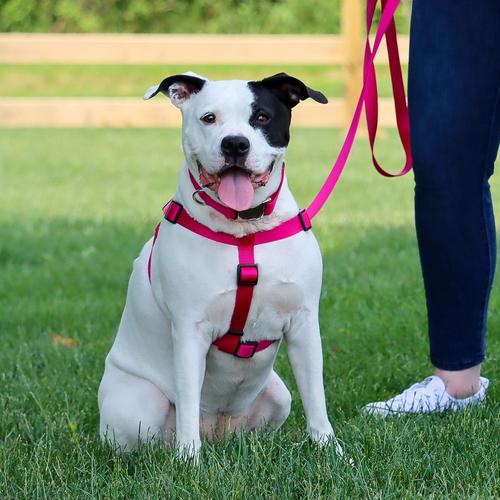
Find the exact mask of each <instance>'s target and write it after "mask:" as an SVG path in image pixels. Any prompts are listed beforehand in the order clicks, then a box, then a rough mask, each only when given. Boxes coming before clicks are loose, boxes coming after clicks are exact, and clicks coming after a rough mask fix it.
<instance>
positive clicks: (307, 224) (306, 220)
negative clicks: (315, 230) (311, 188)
mask: <svg viewBox="0 0 500 500" xmlns="http://www.w3.org/2000/svg"><path fill="white" fill-rule="evenodd" d="M298 217H299V220H300V223H301V225H302V229H303V230H304V231H309V229H311V227H312V224H311V219H310V217H309V214H308V213H307V210H306V209H305V208H303V209H302V210H301V211H300V212H299V215H298Z"/></svg>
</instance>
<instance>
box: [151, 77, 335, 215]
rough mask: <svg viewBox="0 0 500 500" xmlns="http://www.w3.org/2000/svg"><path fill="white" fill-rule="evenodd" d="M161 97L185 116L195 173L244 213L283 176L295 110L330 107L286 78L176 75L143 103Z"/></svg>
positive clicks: (154, 89)
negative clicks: (307, 105) (304, 103)
mask: <svg viewBox="0 0 500 500" xmlns="http://www.w3.org/2000/svg"><path fill="white" fill-rule="evenodd" d="M159 92H162V93H164V94H165V95H167V96H168V97H170V99H171V101H172V103H173V104H174V105H175V106H177V107H178V108H180V109H181V111H182V117H183V136H182V146H183V149H184V154H185V157H186V161H187V163H188V166H189V168H190V170H191V171H192V173H193V174H194V175H195V177H197V178H198V179H199V180H200V182H201V184H202V185H203V186H206V187H209V188H210V189H212V190H213V191H214V192H215V193H217V196H218V197H219V199H220V200H221V201H222V202H223V203H224V204H225V205H227V206H229V207H231V208H233V209H235V210H240V211H241V210H246V209H248V208H250V207H251V206H253V200H254V195H255V193H256V191H257V190H261V189H265V186H266V185H267V183H268V181H269V179H270V177H271V175H272V173H273V170H274V171H276V170H279V169H278V168H275V166H280V165H281V163H282V161H283V157H284V154H285V151H286V147H287V145H288V142H289V139H290V120H291V110H292V108H293V107H294V106H296V105H297V104H298V103H299V102H300V101H301V100H304V99H307V98H308V97H311V98H312V99H314V100H316V101H317V102H321V103H326V102H327V99H326V97H325V96H324V95H323V94H321V93H320V92H317V91H315V90H313V89H310V88H309V87H307V86H306V85H304V83H302V82H301V81H300V80H298V79H296V78H293V77H291V76H289V75H286V74H285V73H279V74H277V75H274V76H272V77H269V78H264V79H263V80H260V81H250V82H247V81H241V80H223V81H209V80H206V79H205V78H202V77H200V76H198V75H195V74H192V73H189V74H184V75H174V76H170V77H168V78H165V79H164V80H163V81H162V82H161V84H160V85H158V86H155V87H151V88H150V89H149V90H148V92H147V93H146V94H145V96H144V98H145V99H149V98H151V97H153V96H155V95H156V94H158V93H159ZM278 175H279V174H278Z"/></svg>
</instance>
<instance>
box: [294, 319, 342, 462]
mask: <svg viewBox="0 0 500 500" xmlns="http://www.w3.org/2000/svg"><path fill="white" fill-rule="evenodd" d="M285 340H286V343H287V349H288V357H289V358H290V363H291V365H292V369H293V373H294V375H295V379H296V381H297V387H298V389H299V393H300V398H301V400H302V404H303V405H304V411H305V414H306V420H307V432H308V433H309V436H310V437H311V439H312V440H313V441H314V442H317V443H320V444H327V443H329V442H331V441H333V442H334V443H335V444H336V446H337V450H338V451H339V453H341V449H340V447H339V446H338V444H337V441H336V439H335V434H334V432H333V429H332V426H331V424H330V421H329V420H328V414H327V411H326V401H325V389H324V386H323V354H322V349H321V338H320V332H319V322H318V313H317V311H303V312H301V313H299V314H298V315H297V316H296V317H295V318H293V320H292V322H291V325H290V330H289V331H288V333H287V334H286V335H285Z"/></svg>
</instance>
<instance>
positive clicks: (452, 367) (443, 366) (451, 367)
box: [431, 354, 486, 371]
mask: <svg viewBox="0 0 500 500" xmlns="http://www.w3.org/2000/svg"><path fill="white" fill-rule="evenodd" d="M485 357H486V356H485V355H484V354H479V355H478V356H476V357H474V358H471V359H468V360H467V361H459V362H454V363H449V362H447V361H439V360H438V359H436V358H433V357H432V356H431V363H432V364H433V365H434V366H435V367H436V368H439V369H440V370H448V371H459V370H467V368H472V367H473V366H477V365H479V364H480V363H482V362H483V361H484V359H485Z"/></svg>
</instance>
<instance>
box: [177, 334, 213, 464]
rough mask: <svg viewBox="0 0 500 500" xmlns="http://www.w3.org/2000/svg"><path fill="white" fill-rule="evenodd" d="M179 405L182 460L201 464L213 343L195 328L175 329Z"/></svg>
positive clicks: (178, 438) (179, 448) (178, 418)
mask: <svg viewBox="0 0 500 500" xmlns="http://www.w3.org/2000/svg"><path fill="white" fill-rule="evenodd" d="M173 340H174V368H175V387H176V393H177V398H176V401H175V405H176V422H175V427H176V445H177V450H178V453H179V456H180V457H181V458H184V459H191V458H192V459H193V460H194V462H195V463H198V457H199V452H200V447H201V440H200V396H201V388H202V385H203V379H204V377H205V366H206V358H207V353H208V350H209V348H210V339H208V338H207V336H206V335H203V333H202V332H200V331H199V329H197V328H196V326H195V325H194V324H192V325H189V324H188V325H178V326H177V327H174V328H173Z"/></svg>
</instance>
